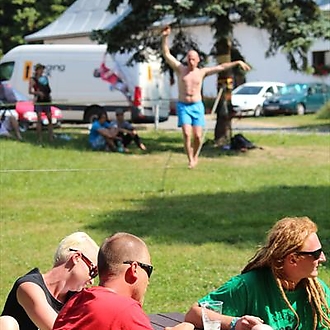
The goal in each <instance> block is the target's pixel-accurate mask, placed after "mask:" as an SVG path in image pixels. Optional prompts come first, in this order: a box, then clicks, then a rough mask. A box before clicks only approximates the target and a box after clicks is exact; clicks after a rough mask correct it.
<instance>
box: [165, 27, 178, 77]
mask: <svg viewBox="0 0 330 330" xmlns="http://www.w3.org/2000/svg"><path fill="white" fill-rule="evenodd" d="M170 33H171V28H170V27H169V26H167V27H166V28H165V29H164V30H163V32H162V53H163V56H164V58H165V61H166V63H167V64H168V65H169V66H170V67H171V68H172V69H173V70H174V71H177V70H178V68H179V66H180V65H181V63H180V61H178V60H177V59H176V58H175V57H174V56H173V55H172V54H171V52H170V48H169V47H168V36H169V35H170Z"/></svg>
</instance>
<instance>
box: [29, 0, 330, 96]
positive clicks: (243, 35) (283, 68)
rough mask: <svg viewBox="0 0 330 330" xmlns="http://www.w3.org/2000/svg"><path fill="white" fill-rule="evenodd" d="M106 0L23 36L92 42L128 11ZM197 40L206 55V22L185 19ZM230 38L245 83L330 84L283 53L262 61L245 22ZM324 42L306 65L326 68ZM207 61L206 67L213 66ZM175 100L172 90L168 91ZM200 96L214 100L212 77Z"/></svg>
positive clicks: (262, 46) (328, 52) (322, 1)
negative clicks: (243, 66) (244, 68)
mask: <svg viewBox="0 0 330 330" xmlns="http://www.w3.org/2000/svg"><path fill="white" fill-rule="evenodd" d="M109 2H110V0H94V1H90V0H77V1H76V2H74V3H73V4H72V5H71V6H70V7H69V8H68V9H67V10H66V11H65V12H64V13H63V14H62V15H61V16H60V17H59V18H58V19H57V20H55V21H54V22H52V23H51V24H49V25H48V26H46V27H45V28H43V29H41V30H39V31H37V32H35V33H33V34H30V35H28V36H26V37H25V40H26V41H27V42H28V43H33V42H40V41H42V42H44V43H52V44H90V43H94V42H93V41H92V40H91V39H90V38H89V36H90V33H91V32H92V31H93V30H98V29H111V28H112V27H113V26H115V25H116V24H118V23H119V22H120V21H121V20H122V19H123V18H124V17H125V16H127V15H128V14H129V13H130V12H131V9H130V7H129V6H128V5H127V4H125V5H122V6H120V7H119V9H118V11H117V13H115V14H111V13H110V12H109V11H107V8H108V5H109ZM317 3H318V4H319V6H320V8H321V9H322V10H325V11H329V12H330V5H329V1H328V0H318V1H317ZM186 29H187V31H188V32H189V33H191V34H192V35H193V36H194V37H195V39H196V40H197V41H198V44H199V45H200V48H201V49H202V50H203V51H205V52H206V53H208V52H209V51H210V50H211V48H212V45H213V32H212V30H211V28H210V24H209V20H208V19H205V18H204V19H194V20H189V21H188V23H187V27H186ZM234 37H235V38H236V39H237V40H238V42H239V43H240V45H241V52H242V54H243V56H244V57H245V59H246V61H247V62H248V63H249V64H250V65H251V66H252V68H253V69H252V70H251V71H250V72H249V73H248V74H247V77H246V78H247V81H258V80H259V81H262V80H263V81H265V80H266V81H267V80H271V81H280V82H284V83H290V82H296V81H299V82H307V81H325V82H327V83H329V84H330V75H319V76H316V75H307V74H303V73H299V72H294V71H291V69H290V66H289V63H288V61H287V59H286V57H285V54H283V53H281V52H279V53H278V54H276V55H275V56H272V57H269V58H266V57H265V52H266V50H267V48H268V42H269V36H268V33H267V32H266V31H264V30H260V29H256V28H254V27H250V26H247V25H246V24H245V23H237V24H235V27H234ZM329 46H330V45H329V42H328V41H323V40H315V43H314V44H313V46H312V48H311V50H310V52H309V55H308V60H309V64H310V65H315V66H317V67H318V68H320V73H325V71H322V70H323V69H324V68H326V69H327V68H330V47H329ZM214 63H215V62H214V60H212V59H210V63H209V64H210V65H211V64H214ZM172 91H173V97H174V98H175V94H176V88H173V89H172ZM204 95H205V96H209V97H214V96H215V95H216V77H215V76H211V77H208V78H207V79H206V80H205V83H204Z"/></svg>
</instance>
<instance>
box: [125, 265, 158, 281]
mask: <svg viewBox="0 0 330 330" xmlns="http://www.w3.org/2000/svg"><path fill="white" fill-rule="evenodd" d="M133 262H136V263H137V264H138V265H139V266H140V267H141V268H142V269H143V270H144V271H145V272H146V273H147V275H148V277H149V278H150V276H151V274H152V271H153V269H154V267H153V266H151V265H147V264H144V263H142V262H139V261H124V262H123V264H125V265H131V264H132V263H133Z"/></svg>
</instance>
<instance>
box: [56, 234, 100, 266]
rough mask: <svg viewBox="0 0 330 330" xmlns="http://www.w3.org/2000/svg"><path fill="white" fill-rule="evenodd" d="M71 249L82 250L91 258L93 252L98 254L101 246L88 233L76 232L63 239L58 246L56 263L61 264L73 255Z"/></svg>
mask: <svg viewBox="0 0 330 330" xmlns="http://www.w3.org/2000/svg"><path fill="white" fill-rule="evenodd" d="M70 249H74V250H78V251H80V252H82V253H83V254H84V255H86V257H89V258H90V259H94V258H91V253H93V252H94V251H95V253H96V254H97V252H98V250H99V247H98V245H97V244H96V242H95V241H94V240H93V239H92V238H91V237H90V236H89V235H87V234H86V233H84V232H82V231H78V232H75V233H73V234H71V235H69V236H66V237H65V238H63V239H62V241H61V242H60V244H59V245H58V247H57V250H56V252H55V255H54V265H59V264H62V263H64V262H66V261H67V260H68V259H69V257H70V256H71V255H72V251H70Z"/></svg>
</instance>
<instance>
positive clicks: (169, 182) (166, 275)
mask: <svg viewBox="0 0 330 330" xmlns="http://www.w3.org/2000/svg"><path fill="white" fill-rule="evenodd" d="M57 132H58V133H59V132H62V133H63V132H65V133H66V134H69V135H70V136H71V137H72V139H71V140H70V141H65V140H61V139H58V140H56V141H55V143H54V145H49V144H48V143H46V144H45V147H44V148H41V147H40V146H38V145H37V144H35V132H34V131H31V132H28V133H26V134H25V140H26V142H24V143H18V142H15V141H7V140H1V141H0V148H1V149H0V150H1V151H0V159H1V172H0V177H1V227H0V229H1V231H0V235H1V240H0V262H1V264H0V280H1V285H0V305H1V306H3V303H4V299H5V298H6V295H7V293H8V291H9V289H10V287H11V285H12V282H13V281H14V280H15V279H16V277H18V276H19V275H22V274H24V273H25V272H27V271H28V270H29V269H31V268H32V267H34V266H39V267H40V269H41V271H46V270H47V269H49V268H50V267H51V265H52V255H53V253H54V251H55V248H56V245H57V244H58V242H59V240H60V239H61V238H63V237H64V236H65V235H67V234H69V233H71V232H73V231H77V230H83V231H86V232H88V233H89V234H90V235H91V236H92V237H93V238H94V239H95V240H96V241H97V242H98V243H101V242H102V240H103V239H104V238H105V237H107V236H108V235H111V234H112V233H114V232H116V231H128V232H131V233H134V234H136V235H139V236H141V237H143V238H144V239H145V240H146V242H147V243H148V245H149V247H150V251H151V255H152V261H153V264H154V266H155V272H154V274H153V276H152V279H151V281H150V286H149V290H148V293H147V296H146V300H145V310H146V311H147V312H148V313H153V312H159V311H182V312H184V311H185V310H187V308H188V307H189V306H190V305H191V304H192V303H193V302H194V301H195V300H196V299H198V298H199V297H201V296H202V295H204V294H206V293H207V292H208V291H210V290H211V289H213V288H216V287H218V286H219V285H220V284H221V283H223V282H224V281H226V280H227V279H228V278H229V277H230V276H232V275H234V274H237V273H238V272H239V271H240V269H241V268H242V267H243V266H244V264H245V263H246V262H247V261H248V259H249V258H250V257H252V255H253V253H254V251H255V248H256V246H257V245H258V244H261V243H262V242H263V240H264V237H265V234H266V232H267V230H268V229H269V228H270V227H271V226H272V224H273V223H274V222H275V221H276V220H278V219H280V218H282V217H284V216H303V215H307V216H309V217H311V218H312V219H313V220H314V221H315V222H316V223H317V224H318V226H319V229H320V233H319V234H320V237H321V239H322V243H323V246H324V250H325V252H326V253H327V254H328V256H330V225H329V223H330V222H329V211H330V206H329V200H330V193H329V182H330V180H329V160H330V154H329V152H330V151H329V135H316V134H308V135H306V134H304V135H295V134H267V135H263V134H247V135H246V136H247V137H248V138H249V139H251V140H252V141H253V142H255V143H256V144H257V145H258V146H261V147H262V148H263V149H255V150H251V151H248V152H247V153H235V152H223V151H221V150H220V149H216V148H214V147H213V146H212V145H207V146H205V147H204V148H203V150H202V153H201V159H200V164H199V165H198V167H197V168H196V169H194V170H188V169H187V164H186V163H187V161H186V158H185V156H184V154H183V152H182V141H181V135H180V133H179V132H164V131H156V132H155V131H153V130H147V131H141V136H142V138H143V140H144V142H145V144H146V145H147V146H148V152H147V153H143V152H141V151H140V150H138V149H136V148H135V147H134V146H132V148H131V153H130V154H118V153H102V152H91V151H89V150H88V146H87V143H86V132H85V131H84V130H80V129H62V130H61V131H57ZM209 138H211V135H210V136H209ZM320 277H321V278H322V279H323V280H325V282H327V283H328V284H330V268H329V263H327V264H326V265H325V266H324V267H323V268H322V269H321V271H320Z"/></svg>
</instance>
